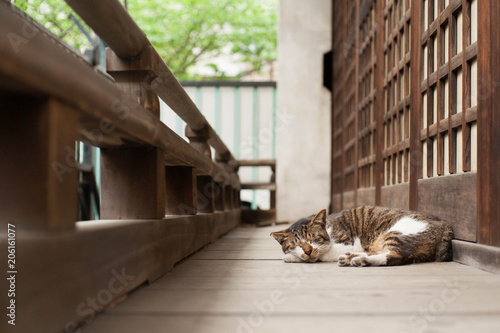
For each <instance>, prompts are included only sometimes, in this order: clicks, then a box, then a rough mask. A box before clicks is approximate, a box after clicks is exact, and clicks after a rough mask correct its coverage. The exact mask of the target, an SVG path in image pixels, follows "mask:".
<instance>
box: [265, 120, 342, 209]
mask: <svg viewBox="0 0 500 333" xmlns="http://www.w3.org/2000/svg"><path fill="white" fill-rule="evenodd" d="M332 130H333V129H332ZM332 156H333V155H332ZM332 158H333V157H332ZM271 171H272V172H273V173H272V175H271V183H273V184H276V166H271ZM270 197H271V202H270V208H271V209H273V208H276V190H271V191H270Z"/></svg>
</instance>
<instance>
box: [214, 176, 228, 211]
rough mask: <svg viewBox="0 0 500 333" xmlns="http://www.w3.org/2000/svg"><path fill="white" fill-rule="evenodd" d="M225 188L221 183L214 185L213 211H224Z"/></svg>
mask: <svg viewBox="0 0 500 333" xmlns="http://www.w3.org/2000/svg"><path fill="white" fill-rule="evenodd" d="M225 189H226V188H225V187H224V185H223V184H222V183H219V182H215V183H214V196H215V210H217V211H224V210H225V207H226V203H225V202H224V201H225V195H224V192H225Z"/></svg>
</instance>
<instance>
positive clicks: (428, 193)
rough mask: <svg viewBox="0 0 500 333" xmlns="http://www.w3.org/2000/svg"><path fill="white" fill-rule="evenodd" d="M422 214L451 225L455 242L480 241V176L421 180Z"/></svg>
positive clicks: (419, 186) (419, 204)
mask: <svg viewBox="0 0 500 333" xmlns="http://www.w3.org/2000/svg"><path fill="white" fill-rule="evenodd" d="M418 194H419V195H418V210H419V211H423V212H428V213H431V214H434V215H437V216H438V217H440V218H442V219H443V220H446V221H448V222H449V223H451V225H452V227H453V231H454V234H455V238H457V239H461V240H467V241H473V242H475V241H476V221H477V208H478V205H477V174H476V173H465V174H459V175H452V176H446V177H437V178H431V179H421V180H419V182H418Z"/></svg>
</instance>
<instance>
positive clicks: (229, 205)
mask: <svg viewBox="0 0 500 333" xmlns="http://www.w3.org/2000/svg"><path fill="white" fill-rule="evenodd" d="M232 193H233V189H232V188H231V186H230V185H226V186H224V202H225V208H226V210H231V209H233V208H234V200H233V199H234V198H233V196H232Z"/></svg>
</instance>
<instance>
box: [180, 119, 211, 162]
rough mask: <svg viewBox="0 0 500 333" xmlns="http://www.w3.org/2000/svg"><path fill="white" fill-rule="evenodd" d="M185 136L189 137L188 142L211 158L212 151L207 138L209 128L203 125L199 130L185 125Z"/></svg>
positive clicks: (208, 136)
mask: <svg viewBox="0 0 500 333" xmlns="http://www.w3.org/2000/svg"><path fill="white" fill-rule="evenodd" d="M186 136H187V137H188V138H189V143H190V144H191V146H193V148H194V149H196V150H197V151H199V152H200V153H202V154H203V155H205V156H206V157H208V158H209V159H212V152H211V150H210V145H209V144H208V140H209V139H210V128H209V127H208V126H205V127H203V128H202V129H200V130H193V129H191V127H189V126H186Z"/></svg>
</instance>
